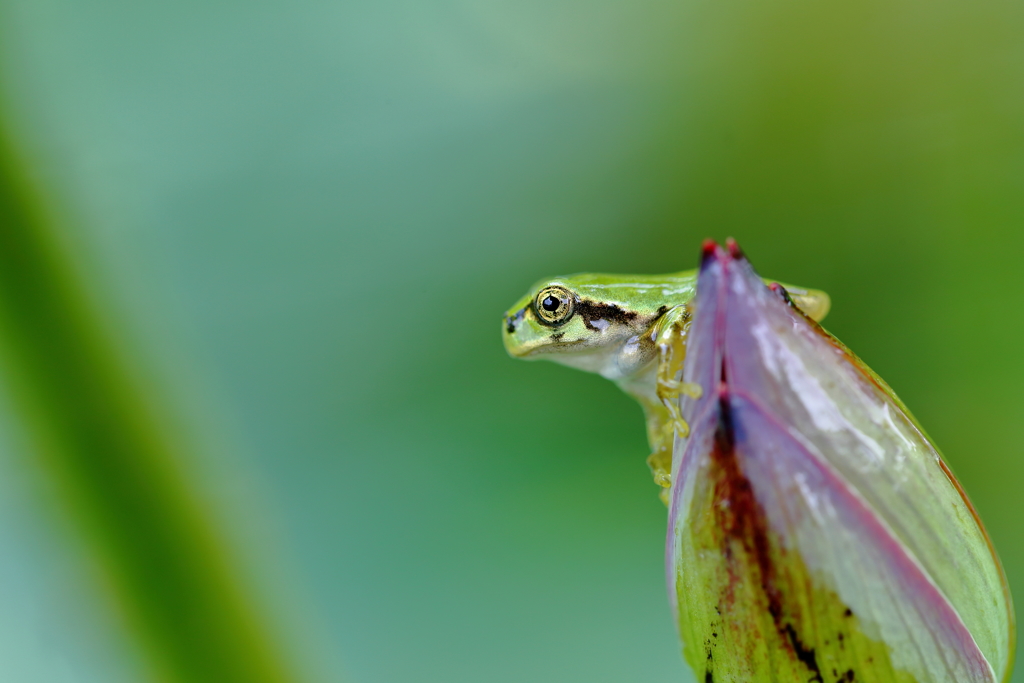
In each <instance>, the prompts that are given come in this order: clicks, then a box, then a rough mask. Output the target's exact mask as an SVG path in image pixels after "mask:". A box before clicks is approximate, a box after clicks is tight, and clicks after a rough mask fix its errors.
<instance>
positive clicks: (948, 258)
mask: <svg viewBox="0 0 1024 683" xmlns="http://www.w3.org/2000/svg"><path fill="white" fill-rule="evenodd" d="M0 122H2V126H3V128H4V129H5V130H6V131H8V135H9V137H10V138H11V140H13V143H12V144H13V146H14V148H15V150H14V152H15V153H14V156H15V158H17V159H20V161H18V162H17V164H18V165H17V166H16V169H17V173H18V174H20V177H22V178H23V179H25V182H26V183H27V184H28V185H29V186H33V187H35V188H36V189H37V191H38V192H39V193H40V195H39V196H40V197H42V199H41V200H40V201H37V203H36V205H37V206H40V207H41V209H40V215H42V216H43V218H42V219H40V220H41V223H40V224H41V225H45V226H47V229H49V230H52V232H53V233H54V235H55V237H54V240H55V242H56V243H57V248H56V252H55V253H63V254H65V255H66V257H67V259H66V262H65V264H64V266H62V267H66V269H67V270H66V273H67V276H68V277H69V278H71V280H70V281H71V282H76V283H78V284H76V285H75V286H74V287H71V290H76V291H79V292H84V294H82V296H83V297H85V298H86V299H87V300H88V301H90V302H91V304H90V306H91V307H90V306H87V307H86V309H87V310H89V311H91V313H89V315H91V316H92V318H90V320H92V321H93V323H90V324H94V325H95V326H96V327H98V328H99V329H103V330H106V334H107V335H108V336H109V338H110V339H111V340H113V341H111V344H112V346H111V347H110V348H111V349H114V351H112V353H113V355H114V357H116V358H118V359H120V361H119V362H123V364H124V366H125V367H127V368H128V370H127V371H126V372H127V373H128V375H129V376H131V377H134V378H136V379H135V380H133V381H136V382H137V386H138V387H140V388H139V389H138V391H139V393H140V394H141V395H142V396H144V397H145V401H143V402H142V403H144V404H145V405H147V406H150V407H151V409H152V411H153V413H154V414H155V415H157V417H156V418H155V420H156V421H157V422H158V423H160V424H163V425H165V426H168V427H165V428H166V429H167V430H168V431H170V432H172V433H173V434H174V438H172V439H169V440H168V443H169V444H170V445H168V446H167V448H166V450H167V451H168V452H169V453H170V454H171V455H170V456H169V457H170V459H171V460H172V461H174V465H175V467H179V468H180V469H181V470H182V471H183V472H184V475H182V479H183V480H184V481H185V482H186V484H185V486H184V489H183V490H185V491H186V494H187V495H185V494H183V495H184V498H183V499H188V500H192V501H193V502H194V509H195V510H198V511H199V513H201V514H200V517H201V520H200V522H198V524H199V526H202V525H203V524H205V525H207V526H209V527H210V528H213V529H214V530H215V533H213V536H214V537H216V538H219V539H220V543H221V544H222V546H223V548H224V550H223V552H222V554H223V555H224V556H225V557H226V558H227V559H226V560H225V563H226V564H225V566H226V567H227V571H228V574H227V575H228V576H229V577H231V580H232V581H234V580H236V579H237V582H238V585H239V586H241V587H242V588H240V592H241V593H242V594H243V602H246V601H247V602H246V604H248V605H250V606H251V609H252V615H254V616H252V617H251V618H252V621H253V623H259V624H263V626H262V627H261V628H263V629H264V631H265V632H266V633H267V634H269V636H268V638H269V642H272V643H273V648H276V650H277V652H276V653H275V654H267V653H260V654H259V656H258V657H257V656H256V655H255V654H254V655H253V656H254V658H255V659H259V658H260V657H263V656H266V657H268V658H269V659H275V658H278V659H279V660H280V661H285V662H288V665H287V667H290V668H291V669H292V670H294V671H297V672H299V673H296V674H294V677H293V678H290V679H289V680H304V681H305V680H310V681H313V680H318V681H347V682H353V683H384V682H392V681H445V682H452V683H455V682H460V681H464V682H467V683H468V682H476V681H494V682H495V683H502V682H513V681H524V680H529V681H552V682H555V681H558V682H563V681H589V682H603V681H608V682H621V681H638V682H639V681H644V682H648V681H676V680H679V681H685V680H690V679H689V678H687V677H688V676H689V674H688V673H686V672H685V668H684V666H683V664H682V660H681V657H680V656H679V654H678V646H677V643H676V641H675V633H674V628H673V625H672V623H671V619H670V616H669V608H668V604H667V599H666V596H665V589H664V580H663V575H662V572H663V564H662V552H663V538H664V524H665V511H664V508H663V507H662V505H661V503H660V502H659V501H658V499H657V496H656V491H655V488H654V486H653V485H652V484H651V482H650V476H649V474H648V472H647V468H646V467H645V465H644V457H645V456H646V455H647V448H646V444H645V439H644V429H643V424H642V421H641V415H640V411H639V408H637V407H636V406H635V405H633V404H632V403H631V402H630V400H628V399H627V398H626V397H625V396H623V395H620V394H619V393H618V391H617V390H616V389H615V387H614V386H612V385H611V384H610V383H608V382H605V381H603V380H601V379H600V378H598V377H594V376H587V375H584V374H582V373H578V372H574V371H571V370H568V369H565V368H562V367H558V366H554V365H550V364H543V363H537V364H525V363H518V362H513V361H512V360H510V359H508V358H507V357H506V356H505V353H504V351H503V349H502V346H501V340H500V337H499V324H500V316H501V313H502V312H503V311H504V309H505V308H506V307H507V306H508V305H510V304H511V303H512V302H513V301H514V300H515V299H516V298H518V297H519V296H520V295H522V294H523V293H524V291H525V290H526V288H527V287H528V286H529V285H530V284H531V283H532V282H533V281H535V280H536V279H538V278H540V277H543V276H546V275H551V274H555V273H568V272H576V271H612V272H616V271H618V272H631V271H632V272H645V273H646V272H667V271H674V270H681V269H687V268H691V267H693V266H694V265H695V264H696V257H697V252H698V249H699V244H700V240H702V239H703V238H705V237H709V236H710V237H715V238H719V239H721V238H724V237H725V236H727V235H733V236H735V237H736V238H737V239H738V240H739V242H740V244H741V245H742V246H743V248H744V249H745V251H746V252H747V253H748V254H749V255H750V256H751V258H752V260H753V261H754V263H755V265H756V266H757V267H758V268H759V270H760V271H761V272H762V273H763V274H764V275H766V276H769V277H777V278H780V279H784V280H786V281H789V282H793V283H797V284H802V285H807V286H813V287H819V288H822V289H825V290H827V291H828V292H829V293H830V294H831V295H832V298H833V312H832V313H831V315H830V316H829V318H828V319H827V321H826V325H827V327H828V328H829V329H830V330H831V331H833V332H834V333H835V334H837V335H838V336H839V337H840V338H841V339H843V340H844V341H845V342H846V343H847V344H848V345H849V346H850V347H851V348H852V349H854V350H855V351H856V352H857V353H858V354H860V355H861V356H862V357H863V358H864V359H865V360H866V361H867V362H868V363H869V364H870V365H871V366H872V367H874V369H875V370H877V371H878V372H879V374H881V375H882V376H883V377H884V378H885V379H886V380H887V381H888V382H889V383H890V384H891V385H892V386H893V388H894V389H895V390H896V391H897V392H898V393H899V394H900V396H901V398H903V399H904V401H905V402H906V403H907V404H908V405H909V406H910V408H911V409H912V410H914V412H915V414H916V415H917V417H918V418H919V420H920V421H921V422H922V424H923V425H924V426H925V427H926V429H928V430H929V432H930V433H931V434H932V436H933V437H934V438H935V439H936V441H937V442H938V444H939V445H940V447H941V448H942V449H943V450H944V452H945V454H946V456H947V458H948V460H949V461H950V463H951V465H952V467H953V469H954V470H955V471H956V472H957V473H958V475H959V476H960V478H961V481H962V482H963V484H964V486H965V487H966V489H967V490H968V492H969V493H970V494H971V496H972V498H973V500H974V502H975V504H976V505H977V507H978V509H979V511H980V513H981V515H982V517H983V519H984V520H985V521H986V523H987V526H988V529H989V531H990V533H991V535H992V537H993V539H994V542H995V544H996V546H997V548H998V549H999V552H1000V554H1001V556H1002V558H1003V561H1004V563H1005V566H1006V571H1007V573H1008V575H1009V577H1010V582H1011V584H1012V587H1013V589H1014V591H1015V592H1016V594H1017V595H1018V600H1019V601H1020V600H1024V597H1021V596H1024V552H1022V550H1021V548H1022V543H1024V525H1022V523H1021V522H1022V519H1024V498H1022V496H1021V487H1022V484H1024V459H1022V457H1021V454H1022V451H1024V448H1022V444H1024V391H1022V389H1021V387H1022V386H1024V354H1022V352H1021V340H1022V339H1024V316H1022V315H1021V314H1020V311H1021V309H1022V303H1021V302H1022V301H1024V267H1022V265H1021V253H1022V248H1024V5H1022V4H1021V3H1020V2H1010V1H1006V0H974V1H972V2H967V1H966V0H960V1H958V2H954V1H949V0H931V1H929V2H925V1H924V0H886V1H884V2H883V1H882V0H855V1H854V2H843V3H840V2H822V1H821V0H767V1H765V0H758V1H755V0H720V1H717V2H705V1H704V0H674V1H672V2H668V1H661V0H645V1H642V2H633V3H626V2H617V3H611V2H595V1H591V2H582V1H579V0H557V1H555V2H550V1H548V2H535V1H520V2H515V3H511V2H509V3H486V2H479V1H474V0H462V1H452V0H447V1H440V2H433V3H417V2H409V1H405V0H384V1H381V2H374V3H371V2H362V3H353V2H344V1H343V2H323V1H317V0H299V1H297V2H292V3H271V2H249V3H242V2H226V1H222V0H214V1H213V2H203V3H199V2H183V3H175V4H171V3H164V4H155V3H131V2H125V1H114V0H94V1H93V2H88V3H80V2H71V1H70V0H31V1H30V0H3V2H2V4H0ZM21 192H22V193H23V194H24V195H25V196H29V195H31V192H25V191H23V190H22V191H21ZM14 229H15V226H14V224H13V223H9V224H6V225H4V224H0V231H10V230H14ZM0 236H2V234H0ZM22 284H23V285H24V286H25V287H26V288H30V287H31V283H30V282H27V281H26V282H25V283H22ZM19 286H21V285H19V284H18V283H17V282H15V283H14V284H12V285H11V288H12V289H10V291H13V292H15V293H17V292H19V291H21V290H19V289H18V287H19ZM24 291H25V292H26V294H25V296H29V290H28V289H25V290H24ZM69 291H70V290H69ZM17 362H18V361H17V358H15V364H17ZM9 375H10V373H8V376H9ZM4 386H6V387H7V388H6V389H5V390H4V391H3V393H2V394H0V604H2V605H3V606H4V607H3V612H4V615H3V618H2V619H0V679H2V680H11V681H27V682H35V681H39V682H42V681H46V682H48V683H51V682H52V683H71V682H83V683H85V682H88V683H92V682H94V681H95V682H100V681H102V682H104V683H107V682H111V683H119V682H122V681H138V680H147V679H150V678H160V677H161V676H164V675H170V674H166V672H165V673H161V671H162V669H161V668H160V665H159V663H158V664H154V663H153V662H154V661H155V660H154V658H153V655H152V654H151V653H152V652H154V651H159V650H160V647H161V645H160V644H159V643H156V644H154V639H156V640H159V639H160V638H171V636H168V635H167V633H170V632H171V631H173V628H174V626H175V624H172V628H171V630H170V631H167V632H165V633H164V635H163V636H161V635H159V633H157V635H153V633H154V632H152V631H151V632H145V631H146V630H145V627H144V626H142V627H140V626H139V624H138V623H137V619H134V618H133V617H132V614H133V613H134V612H133V610H134V609H136V607H138V606H137V605H136V606H135V607H133V605H132V601H133V600H135V601H141V602H142V603H145V604H144V605H143V607H142V608H139V609H138V610H137V611H139V612H140V613H145V612H146V609H147V608H146V607H145V605H150V602H147V601H149V600H150V596H149V594H148V593H146V592H145V591H142V592H138V591H137V592H136V593H132V591H131V590H128V589H125V588H124V587H123V586H121V585H120V584H119V581H120V579H119V578H118V574H117V571H116V570H112V569H111V567H114V568H115V569H116V567H118V566H120V565H119V563H121V562H127V561H129V560H130V558H129V559H128V560H126V559H125V558H124V557H121V556H120V555H117V556H110V553H111V551H110V547H112V546H111V544H112V543H115V542H116V541H117V539H116V538H114V537H115V536H116V535H117V533H118V532H117V531H116V529H115V530H114V531H111V530H110V529H114V527H110V528H107V527H103V526H102V524H99V525H98V526H97V524H96V523H92V522H83V521H82V519H81V517H82V515H83V513H82V510H83V509H84V508H83V507H82V505H81V504H80V498H82V497H85V498H87V497H88V495H86V493H88V494H89V495H94V496H98V498H97V499H99V500H106V498H105V497H104V496H105V493H104V492H105V489H104V486H105V485H106V484H105V481H106V480H105V479H104V478H102V477H100V478H99V479H98V480H97V481H95V482H93V483H92V484H89V483H83V482H78V481H76V480H74V479H73V478H69V476H68V472H67V471H65V470H64V469H62V467H63V466H62V465H61V462H62V461H61V460H60V458H55V457H42V456H41V455H40V452H41V451H40V447H39V446H38V442H39V440H40V438H42V439H43V440H44V441H45V439H46V434H45V428H40V427H39V426H38V425H39V424H42V423H45V420H42V421H40V420H38V419H37V420H36V421H35V422H33V419H32V415H33V413H32V410H31V409H26V407H25V406H26V399H25V391H26V390H25V389H24V387H22V388H20V389H19V388H17V386H18V385H17V383H7V384H5V385H4ZM29 393H31V392H29ZM58 398H59V399H60V400H62V401H64V402H65V405H66V406H71V407H72V408H73V407H74V406H76V405H77V404H76V401H80V400H82V397H80V396H77V395H76V394H75V391H74V388H73V387H72V388H70V389H69V390H68V392H67V393H66V395H63V396H59V397H58ZM129 403H131V402H129ZM140 410H142V409H141V408H140ZM26 416H28V417H26ZM33 425H36V426H33ZM40 429H42V432H40ZM34 430H35V431H34ZM157 431H159V430H157ZM40 434H41V436H40ZM69 482H70V483H69ZM76 486H93V487H94V489H95V490H93V491H91V493H90V492H86V493H82V492H81V491H78V489H76V488H75V487H76ZM80 494H81V495H80ZM133 504H134V503H133ZM147 504H152V501H147V500H141V501H139V502H138V505H140V506H141V507H140V509H142V508H144V507H145V506H146V505H147ZM189 505H191V503H189ZM185 508H188V505H185V507H184V508H183V509H185ZM115 526H116V525H115ZM105 529H106V531H105ZM104 534H107V536H104ZM111 538H113V539H114V540H111ZM184 543H185V545H186V546H187V545H188V542H187V539H186V540H185V541H184ZM143 545H144V544H143ZM126 547H129V548H132V547H140V548H141V546H138V545H134V546H133V545H132V544H131V543H128V544H127V545H126ZM196 552H197V553H199V554H201V553H202V552H205V551H203V550H202V549H200V550H197V551H196ZM218 552H220V551H218ZM129 554H130V553H129ZM197 562H199V563H200V564H202V558H200V560H197ZM153 576H155V577H157V578H159V573H157V574H153ZM188 599H189V598H188V597H183V598H182V600H184V601H185V603H186V605H187V602H188ZM154 600H156V599H155V598H154ZM156 604H158V601H154V602H152V605H156ZM153 609H157V608H155V607H154V608H153ZM126 615H127V616H126ZM225 623H228V622H227V621H226V622H225ZM229 626H230V625H229ZM182 628H185V627H184V626H182ZM147 633H148V635H147ZM186 641H187V639H186ZM186 641H182V642H185V645H184V646H183V647H185V648H186V650H187V648H188V647H190V645H188V643H187V642H186ZM147 648H149V649H147ZM147 653H149V654H147ZM244 655H245V653H244V652H243V656H244ZM157 659H159V658H157ZM287 667H286V668H287ZM168 680H170V679H168ZM282 680H283V679H282ZM1014 680H1015V681H1024V672H1021V673H1019V674H1018V675H1017V676H1015V677H1014Z"/></svg>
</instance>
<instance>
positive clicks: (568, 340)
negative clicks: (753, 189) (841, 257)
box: [503, 270, 830, 501]
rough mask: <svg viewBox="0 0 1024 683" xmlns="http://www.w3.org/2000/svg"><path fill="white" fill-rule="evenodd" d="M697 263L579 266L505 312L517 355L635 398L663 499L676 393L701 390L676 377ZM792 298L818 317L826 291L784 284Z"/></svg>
mask: <svg viewBox="0 0 1024 683" xmlns="http://www.w3.org/2000/svg"><path fill="white" fill-rule="evenodd" d="M696 286H697V271H696V270H689V271H685V272H681V273H673V274H669V275H606V274H579V275H568V276H564V277H555V278H552V279H550V280H544V281H542V282H540V283H538V284H537V285H536V286H535V287H534V288H533V289H532V290H531V292H530V293H529V294H527V295H526V296H525V297H523V298H522V299H521V300H519V301H518V302H516V304H515V305H514V306H513V307H512V308H511V309H510V310H509V311H508V313H506V314H505V320H504V329H503V338H504V341H505V348H506V349H507V350H508V352H509V354H510V355H512V356H513V357H515V358H525V359H527V360H533V359H542V358H546V359H549V360H553V361H556V362H558V363H562V364H564V365H568V366H570V367H574V368H579V369H580V370H586V371H588V372H596V373H598V374H600V375H601V376H602V377H605V378H607V379H610V380H612V381H613V382H615V383H616V384H618V385H619V387H620V388H622V390H623V391H625V392H626V393H627V394H629V395H630V396H632V397H633V398H635V399H636V400H637V401H639V402H640V405H641V406H642V407H643V410H644V414H645V416H646V418H647V439H648V442H649V443H650V446H651V451H652V452H651V455H650V456H649V457H648V458H647V464H648V466H650V468H651V473H652V474H653V475H654V481H655V483H656V484H658V485H659V486H661V487H662V489H661V497H662V500H665V501H667V495H668V487H669V486H670V485H671V483H672V474H671V472H672V446H673V440H674V439H673V437H674V434H675V433H676V432H678V433H679V435H680V436H682V437H685V436H687V434H688V433H689V428H688V426H687V424H686V422H685V421H684V420H683V418H682V415H680V413H679V400H678V399H679V397H680V396H681V395H682V394H688V395H691V396H694V397H695V398H699V393H700V390H701V389H700V387H699V386H697V385H686V384H684V383H683V382H682V381H681V377H682V370H683V361H684V359H685V357H686V333H687V330H688V328H689V322H690V319H691V317H692V316H693V315H694V311H693V310H692V307H691V302H692V301H693V297H694V294H695V293H696ZM782 286H783V287H784V289H785V290H786V292H788V294H789V296H790V298H791V299H792V301H793V303H794V304H796V305H797V306H799V307H800V309H801V310H803V312H804V313H805V314H807V315H808V316H809V317H811V318H813V319H814V320H816V321H820V320H821V319H822V318H824V317H825V314H827V313H828V309H829V305H830V301H829V297H828V295H827V294H826V293H825V292H821V291H817V290H813V289H804V288H801V287H791V286H789V285H782Z"/></svg>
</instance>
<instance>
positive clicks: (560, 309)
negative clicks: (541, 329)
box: [533, 287, 573, 325]
mask: <svg viewBox="0 0 1024 683" xmlns="http://www.w3.org/2000/svg"><path fill="white" fill-rule="evenodd" d="M533 308H534V310H535V311H536V312H537V318H538V319H539V320H540V321H541V322H542V323H544V324H545V325H561V324H562V323H564V322H565V321H566V320H568V319H569V318H571V317H572V314H573V295H572V292H570V291H569V290H568V289H566V288H565V287H545V288H544V289H542V290H540V291H539V292H537V298H536V299H534V300H533Z"/></svg>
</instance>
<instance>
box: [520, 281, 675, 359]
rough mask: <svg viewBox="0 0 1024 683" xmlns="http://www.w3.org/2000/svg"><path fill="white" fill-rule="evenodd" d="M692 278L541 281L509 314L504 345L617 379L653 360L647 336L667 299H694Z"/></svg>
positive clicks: (526, 354)
mask: <svg viewBox="0 0 1024 683" xmlns="http://www.w3.org/2000/svg"><path fill="white" fill-rule="evenodd" d="M693 283H694V278H693V276H692V274H690V273H686V274H680V275H674V276H665V275H660V276H650V275H645V276H640V275H635V276H634V275H594V274H585V275H570V276H565V277H555V278H551V279H549V280H543V281H541V282H539V283H537V285H535V286H534V287H533V289H531V290H530V293H529V294H527V295H526V296H524V297H523V298H522V299H521V300H519V301H518V302H516V304H515V305H514V306H513V307H512V308H511V309H509V311H508V312H507V313H506V314H505V319H504V322H503V328H504V330H503V331H504V334H503V338H504V340H505V348H506V349H507V350H508V352H509V354H511V355H512V356H515V357H517V358H527V359H536V358H546V359H550V360H554V361H557V362H559V363H563V364H565V365H569V366H572V367H575V368H579V369H581V370H588V371H590V372H599V373H601V374H602V375H604V376H606V377H612V378H615V377H618V376H621V375H622V374H624V373H627V372H631V371H633V370H635V369H636V368H637V367H638V366H639V365H643V364H646V362H648V361H650V360H652V359H653V357H654V353H655V348H654V341H653V339H652V338H651V332H652V328H653V325H654V323H655V322H656V321H657V320H658V319H659V318H660V317H661V316H662V315H663V314H664V313H665V312H666V311H667V310H668V309H669V306H668V305H666V303H667V302H668V301H672V300H673V299H675V300H678V299H679V298H680V296H682V297H683V298H684V299H688V298H689V297H691V296H692V295H693Z"/></svg>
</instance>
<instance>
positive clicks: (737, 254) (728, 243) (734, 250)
mask: <svg viewBox="0 0 1024 683" xmlns="http://www.w3.org/2000/svg"><path fill="white" fill-rule="evenodd" d="M725 248H726V249H728V250H729V255H730V256H732V257H733V258H734V259H741V258H744V257H743V251H742V250H741V249H740V245H738V244H736V240H734V239H733V238H731V237H727V238H726V239H725Z"/></svg>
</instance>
